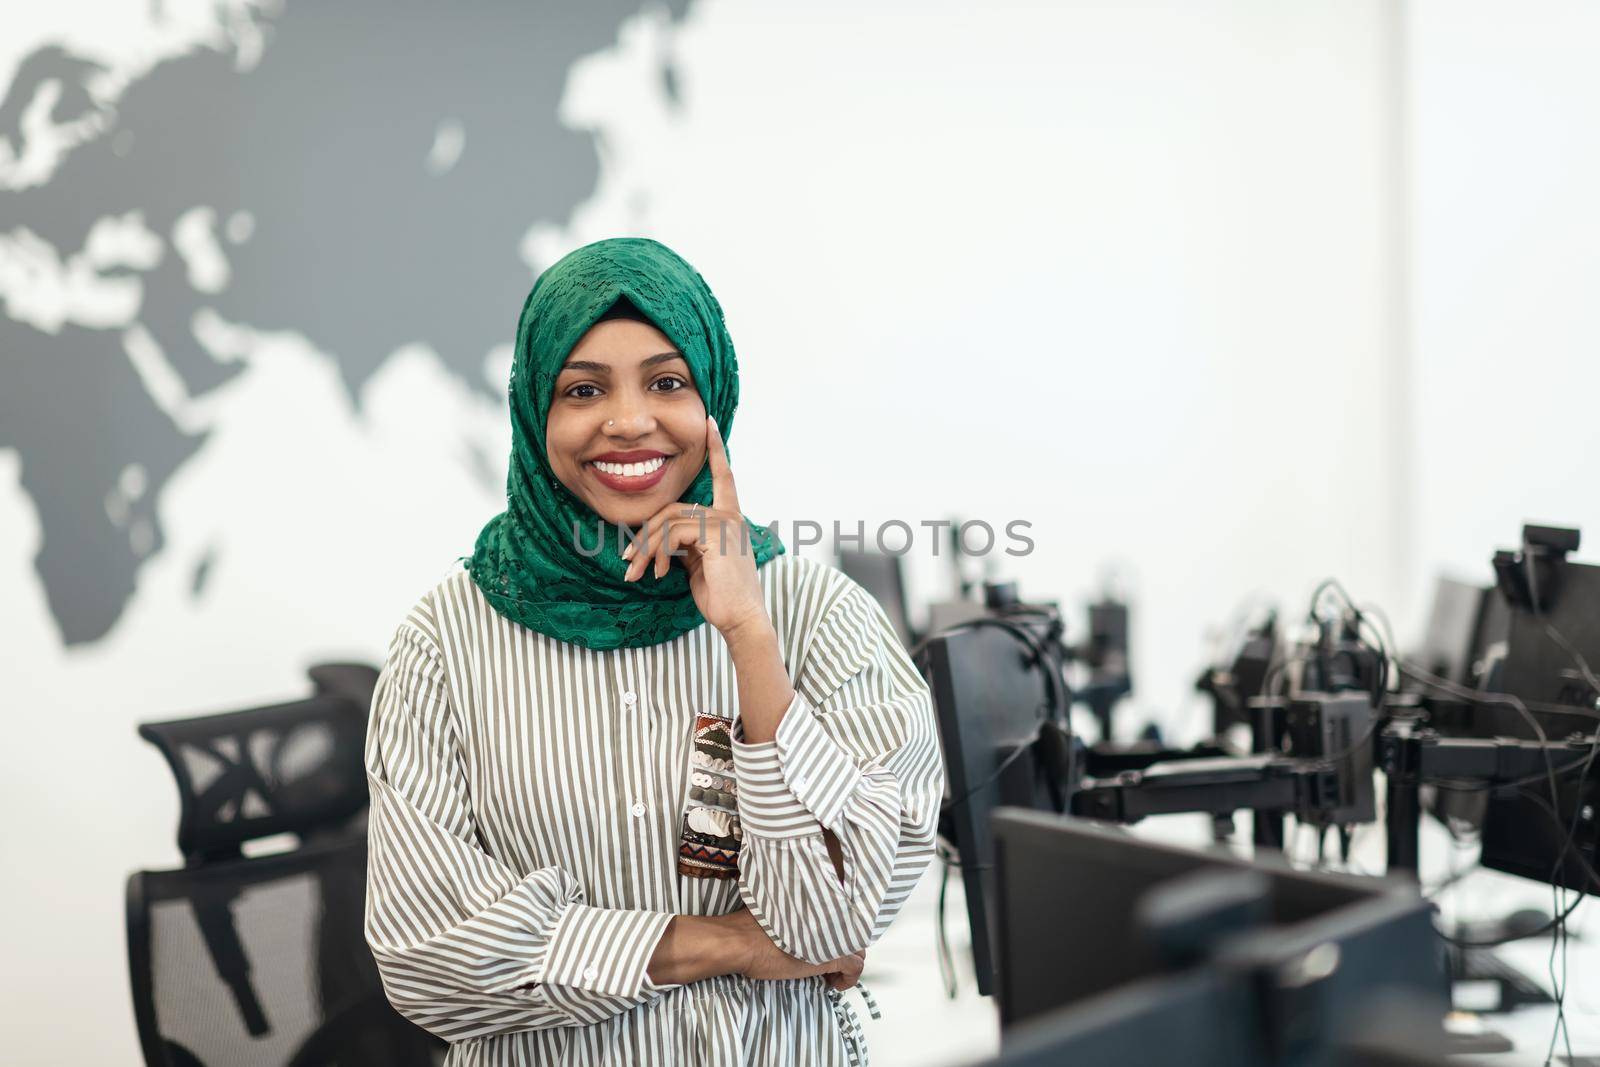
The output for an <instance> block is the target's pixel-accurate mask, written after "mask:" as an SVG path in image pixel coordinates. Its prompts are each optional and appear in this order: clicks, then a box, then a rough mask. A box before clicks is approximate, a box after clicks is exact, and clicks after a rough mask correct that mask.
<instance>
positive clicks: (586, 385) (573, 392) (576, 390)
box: [562, 382, 600, 400]
mask: <svg viewBox="0 0 1600 1067" xmlns="http://www.w3.org/2000/svg"><path fill="white" fill-rule="evenodd" d="M584 389H588V390H590V392H587V393H585V392H582V391H581V390H584ZM562 395H563V396H570V397H572V399H574V400H590V399H593V398H594V397H597V396H599V395H600V389H599V387H598V386H596V385H595V384H594V383H593V382H579V383H578V384H577V385H574V386H572V387H571V388H570V389H568V390H567V391H566V392H565V393H563V394H562Z"/></svg>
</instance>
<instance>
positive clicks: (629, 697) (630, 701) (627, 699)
mask: <svg viewBox="0 0 1600 1067" xmlns="http://www.w3.org/2000/svg"><path fill="white" fill-rule="evenodd" d="M638 699H639V695H638V694H637V693H635V692H634V691H633V690H632V689H630V690H628V691H627V692H626V693H623V694H622V702H623V703H624V704H626V705H628V707H630V708H631V707H633V705H634V704H635V703H636V702H637V701H638Z"/></svg>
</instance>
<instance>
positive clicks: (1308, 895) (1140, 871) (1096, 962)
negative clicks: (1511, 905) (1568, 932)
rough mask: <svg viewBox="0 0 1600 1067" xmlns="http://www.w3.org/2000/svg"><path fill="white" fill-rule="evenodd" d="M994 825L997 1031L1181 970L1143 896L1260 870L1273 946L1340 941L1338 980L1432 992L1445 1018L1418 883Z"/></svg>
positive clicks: (1101, 834) (1049, 826) (1093, 830)
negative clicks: (1186, 880) (1211, 876)
mask: <svg viewBox="0 0 1600 1067" xmlns="http://www.w3.org/2000/svg"><path fill="white" fill-rule="evenodd" d="M995 824H996V835H997V847H996V858H995V864H996V872H997V874H996V900H997V911H998V923H997V928H998V936H999V953H998V955H999V966H998V968H997V974H998V979H999V980H998V989H997V995H998V997H999V999H1000V1020H1001V1025H1002V1026H1005V1027H1009V1026H1012V1025H1014V1024H1017V1023H1019V1022H1022V1021H1025V1020H1029V1019H1032V1018H1035V1017H1038V1016H1042V1015H1045V1014H1047V1013H1050V1012H1054V1011H1057V1010H1059V1009H1062V1008H1065V1007H1068V1006H1070V1005H1075V1004H1082V1003H1085V1002H1087V1001H1089V1000H1091V999H1092V998H1094V997H1096V996H1098V995H1100V994H1104V993H1109V992H1112V991H1114V990H1119V989H1122V988H1123V987H1127V986H1129V985H1130V984H1132V983H1135V982H1138V981H1140V980H1142V979H1147V978H1155V977H1161V976H1167V975H1171V974H1173V973H1175V968H1174V966H1173V964H1171V963H1170V962H1169V961H1166V960H1164V959H1163V958H1162V957H1161V955H1160V953H1158V951H1157V949H1156V947H1155V945H1154V943H1153V941H1152V939H1151V938H1150V936H1149V932H1148V931H1147V930H1146V929H1144V928H1143V927H1142V925H1141V923H1140V919H1139V909H1140V906H1141V902H1142V901H1143V900H1144V899H1145V898H1146V896H1147V894H1149V893H1150V892H1151V891H1152V890H1153V889H1155V888H1157V887H1159V886H1162V885H1163V884H1164V883H1170V882H1172V880H1174V879H1178V878H1181V877H1183V876H1184V875H1188V874H1192V873H1194V872H1198V871H1210V870H1216V871H1224V872H1226V871H1255V872H1259V873H1260V874H1262V875H1263V876H1264V877H1265V879H1266V880H1267V884H1268V887H1269V888H1268V901H1269V903H1268V918H1267V923H1268V925H1269V928H1270V929H1271V932H1272V935H1273V942H1272V943H1273V944H1274V945H1275V946H1281V947H1282V948H1283V949H1284V950H1285V951H1290V950H1292V949H1293V948H1294V947H1295V946H1296V945H1302V946H1304V947H1305V948H1309V947H1314V946H1315V945H1316V944H1318V942H1319V940H1336V941H1338V942H1339V944H1340V949H1341V953H1342V961H1343V962H1342V963H1341V974H1340V978H1339V981H1340V982H1349V983H1366V984H1370V985H1371V986H1372V987H1373V988H1382V987H1385V986H1389V985H1393V986H1397V987H1402V988H1405V989H1409V990H1411V991H1413V992H1417V991H1420V992H1423V993H1426V994H1429V995H1435V994H1436V995H1437V996H1438V998H1439V1000H1440V1003H1441V1014H1442V1004H1443V998H1444V991H1445V983H1444V979H1443V970H1442V943H1441V942H1440V941H1439V940H1438V938H1437V937H1436V935H1435V933H1434V931H1433V928H1432V925H1431V923H1430V922H1429V919H1428V916H1429V911H1428V908H1427V904H1426V902H1424V901H1423V900H1422V899H1421V898H1420V897H1419V896H1418V895H1417V893H1416V891H1415V888H1414V887H1411V888H1410V889H1406V888H1404V887H1402V886H1401V885H1400V883H1397V882H1390V881H1387V880H1384V879H1376V878H1356V877H1353V876H1346V875H1333V874H1325V873H1319V872H1311V871H1295V870H1291V869H1289V868H1288V867H1286V866H1283V865H1282V864H1281V863H1271V862H1265V861H1246V860H1242V859H1238V858H1235V857H1232V856H1229V855H1225V854H1222V853H1220V852H1218V853H1210V852H1198V851H1195V850H1192V849H1185V848H1179V847H1176V846H1171V845H1165V844H1158V843H1155V842H1152V841H1149V840H1146V839H1143V838H1139V837H1136V836H1134V835H1132V834H1130V833H1129V832H1127V831H1126V830H1123V829H1121V828H1118V827H1110V826H1106V825H1103V824H1098V823H1092V822H1089V821H1088V820H1084V819H1071V818H1063V817H1058V816H1053V815H1046V814H1041V813H1037V812H1010V811H1008V812H1004V813H1001V814H1000V815H998V816H997V817H996V819H995ZM1380 919H1381V920H1382V921H1381V922H1380V921H1378V920H1380ZM1302 950H1303V949H1302Z"/></svg>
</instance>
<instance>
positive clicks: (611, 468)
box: [589, 456, 670, 478]
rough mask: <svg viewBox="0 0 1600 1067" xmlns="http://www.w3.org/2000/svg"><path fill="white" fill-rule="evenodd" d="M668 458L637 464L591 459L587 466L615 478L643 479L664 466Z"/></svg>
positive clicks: (656, 458) (657, 457)
mask: <svg viewBox="0 0 1600 1067" xmlns="http://www.w3.org/2000/svg"><path fill="white" fill-rule="evenodd" d="M669 458H670V457H668V456H656V457H655V458H654V459H647V460H643V461H640V462H637V463H608V462H606V461H604V460H598V459H592V460H590V461H589V465H590V466H592V467H593V468H594V469H595V470H597V471H600V472H602V473H604V474H609V475H611V476H613V477H616V478H643V477H644V476H645V475H648V474H654V473H655V472H656V471H658V470H660V469H661V468H662V467H664V466H666V464H667V460H668V459H669Z"/></svg>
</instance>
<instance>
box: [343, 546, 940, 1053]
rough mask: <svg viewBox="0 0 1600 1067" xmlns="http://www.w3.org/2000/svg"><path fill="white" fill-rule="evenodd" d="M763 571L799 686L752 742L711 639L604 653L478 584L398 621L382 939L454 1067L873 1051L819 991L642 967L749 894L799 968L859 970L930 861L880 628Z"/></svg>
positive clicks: (917, 698) (438, 597)
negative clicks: (849, 958)
mask: <svg viewBox="0 0 1600 1067" xmlns="http://www.w3.org/2000/svg"><path fill="white" fill-rule="evenodd" d="M757 573H758V575H759V577H760V582H761V586H762V589H763V592H764V596H765V600H766V607H767V611H768V614H769V616H770V617H771V619H772V622H773V625H774V628H775V629H776V631H777V635H778V640H779V645H780V648H781V649H782V654H783V658H784V662H785V664H786V665H787V666H788V668H789V675H790V678H791V680H792V682H793V685H794V689H795V697H794V700H793V702H792V703H791V704H790V705H789V707H788V709H787V710H786V711H785V713H784V716H783V719H782V721H781V723H780V725H779V728H778V730H777V733H776V737H775V739H774V740H772V741H769V742H765V743H761V744H746V743H744V742H743V740H742V735H741V733H740V730H739V726H738V721H737V720H738V716H737V710H738V709H737V705H738V695H737V688H736V678H735V675H734V669H733V661H732V659H731V657H730V656H729V653H728V649H727V645H726V644H725V643H724V641H723V639H722V635H721V634H720V633H719V632H718V631H717V630H716V629H714V628H713V627H711V626H710V625H709V624H702V625H701V626H700V627H698V628H697V629H695V630H692V631H690V632H689V633H686V634H683V635H682V636H680V637H677V638H674V639H673V640H671V641H667V642H664V643H662V644H659V645H653V646H649V647H646V648H628V649H617V650H613V651H603V652H602V651H592V650H589V649H585V648H581V647H579V646H576V645H572V644H568V643H566V642H562V641H558V640H556V639H554V638H551V637H548V636H545V635H543V634H539V633H535V632H533V631H531V630H528V629H526V628H524V627H522V626H520V625H518V624H516V623H514V622H511V621H510V620H508V619H506V618H504V617H503V616H501V615H499V614H498V613H496V612H495V611H494V609H493V608H492V607H491V606H490V604H489V603H488V601H487V600H485V599H484V598H483V596H482V594H481V593H480V592H479V590H478V588H477V586H476V585H475V584H474V583H473V582H472V579H471V578H470V577H469V576H468V575H467V574H466V573H465V572H464V571H457V572H456V573H454V574H452V575H451V576H450V577H448V578H446V579H445V580H444V581H443V582H441V583H440V584H439V585H438V586H437V587H436V588H434V589H433V590H431V591H430V592H428V593H427V594H426V595H425V596H423V597H422V599H421V600H420V601H418V603H417V604H416V606H415V607H414V608H412V610H411V611H410V613H409V614H408V615H407V617H406V619H405V621H404V622H403V623H401V625H400V627H399V629H398V630H397V631H396V633H395V636H394V640H393V643H392V645H391V646H390V650H389V655H388V658H387V660H386V662H385V665H384V669H383V673H382V676H381V677H380V679H379V682H378V688H377V691H376V693H375V695H374V697H373V704H372V712H371V726H370V729H369V731H368V739H367V750H366V766H367V776H368V783H369V787H370V789H371V794H372V809H371V813H370V819H369V838H370V845H371V848H370V859H369V865H368V892H367V911H366V936H367V942H368V944H369V945H370V946H371V948H372V952H373V955H374V957H375V958H376V960H377V964H378V969H379V971H380V973H381V975H382V977H383V983H384V988H385V990H386V992H387V993H388V996H389V1000H390V1001H391V1003H393V1004H394V1006H395V1008H396V1009H397V1010H398V1011H400V1012H401V1013H402V1014H403V1015H405V1016H406V1017H407V1018H409V1019H411V1020H412V1021H413V1022H415V1023H417V1024H419V1025H421V1026H423V1027H425V1028H426V1029H428V1030H430V1031H432V1032H433V1033H435V1034H438V1035H439V1036H441V1037H443V1038H446V1039H447V1040H449V1041H450V1042H451V1043H452V1044H451V1049H450V1056H449V1059H448V1060H447V1063H448V1064H450V1065H453V1067H469V1065H470V1067H479V1065H484V1067H487V1065H495V1067H514V1065H529V1067H531V1065H540V1067H543V1065H555V1064H562V1065H572V1067H577V1065H586V1064H630V1063H631V1064H645V1065H649V1064H663V1065H665V1064H706V1065H712V1067H720V1065H728V1067H733V1065H736V1064H740V1065H743V1064H761V1065H785V1064H821V1065H842V1064H846V1063H849V1062H852V1061H853V1060H854V1059H855V1058H856V1056H855V1054H856V1052H857V1048H856V1040H855V1038H853V1037H851V1036H850V1035H851V1034H852V1031H854V1032H855V1033H857V1034H858V1033H859V1029H858V1028H857V1027H856V1026H855V1017H854V1015H853V1013H852V1012H850V1011H849V1010H848V1009H847V1008H845V1007H844V1002H843V1000H842V999H841V997H840V995H839V994H837V993H835V992H833V991H830V990H829V989H828V988H827V986H826V983H825V982H824V981H823V979H821V978H808V979H797V980H786V981H755V980H751V979H746V978H743V977H741V976H737V975H730V976H723V977H716V978H710V979H707V980H704V981H700V982H694V983H692V984H687V985H658V984H655V983H653V982H651V981H650V980H649V978H648V976H647V975H646V967H647V965H648V963H649V961H650V957H651V955H652V953H653V952H654V949H655V946H656V942H657V941H658V940H659V938H660V936H661V934H662V932H663V931H664V930H665V928H666V925H667V923H668V922H669V921H670V919H671V917H672V916H673V915H674V914H689V915H720V914H726V913H728V912H731V911H734V910H736V909H737V908H738V907H739V906H740V904H741V902H742V903H743V904H744V905H745V906H747V907H748V908H749V909H750V911H751V913H752V914H753V915H754V917H755V918H756V919H757V920H758V921H759V922H760V924H761V926H762V928H763V929H764V930H766V932H767V933H768V935H769V936H770V937H771V938H772V940H773V941H774V943H775V944H777V946H778V947H779V948H781V949H783V951H785V952H787V953H789V954H790V955H793V956H796V957H799V958H800V959H803V960H807V961H811V962H825V961H828V960H831V959H836V958H838V957H840V956H843V955H846V954H848V953H851V952H855V951H859V950H862V949H864V948H866V947H867V946H869V945H871V944H872V943H873V942H874V941H876V940H877V939H878V937H879V936H881V935H882V934H883V932H884V930H885V929H887V927H888V925H889V923H890V921H891V920H892V919H893V918H894V916H895V914H896V913H897V912H898V911H899V909H900V906H901V904H902V903H903V902H904V900H905V898H906V896H907V895H908V894H909V893H910V891H911V889H912V887H913V885H915V883H916V881H917V879H918V877H919V876H920V875H921V873H922V870H923V868H924V867H925V866H926V865H927V863H928V861H929V858H930V857H931V855H932V848H933V836H934V829H935V822H936V820H937V817H938V809H939V803H940V799H941V796H942V792H943V781H944V777H943V768H942V765H941V762H940V755H939V747H938V742H937V735H936V731H935V727H934V720H933V712H932V701H931V698H930V696H929V693H928V689H927V686H926V685H925V684H924V682H923V680H922V678H921V677H920V676H919V675H918V673H917V671H916V669H915V668H914V667H913V666H912V664H911V661H910V660H909V658H908V657H907V656H906V654H905V651H904V649H903V648H902V647H901V645H900V643H899V641H898V640H897V639H896V637H895V634H894V631H893V629H892V628H891V627H890V624H889V622H888V620H887V619H886V617H885V616H884V613H883V611H882V609H881V608H880V607H879V606H878V604H877V603H876V602H875V601H874V600H873V599H872V598H871V596H870V595H868V594H867V593H866V592H865V591H864V590H863V589H861V587H860V586H858V585H856V584H855V583H854V582H853V581H851V580H850V579H849V578H847V577H845V576H844V575H843V574H841V573H840V572H839V571H837V570H835V569H833V568H832V567H828V566H826V565H824V564H820V563H816V562H813V561H810V560H804V559H800V558H797V557H795V556H793V555H784V556H779V557H778V558H776V559H774V560H772V561H771V562H769V563H767V564H765V565H764V566H762V567H761V568H760V570H759V571H758V572H757ZM719 746H720V747H719ZM718 753H721V754H722V755H723V756H727V757H728V758H719V756H718ZM824 827H825V828H827V829H828V830H830V831H832V832H833V833H834V834H835V835H836V836H837V838H838V840H839V843H840V845H841V848H842V852H843V860H844V877H843V879H842V880H841V878H840V876H839V874H838V873H837V871H836V870H835V868H834V866H833V863H832V861H831V860H830V858H829V855H828V851H827V847H826V845H825V843H824V838H823V834H822V829H823V828H824Z"/></svg>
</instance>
